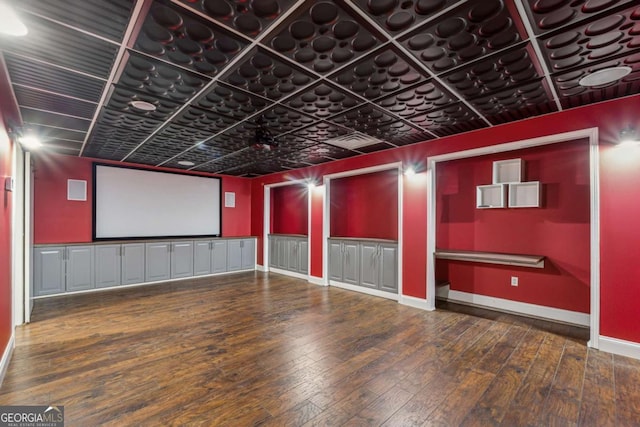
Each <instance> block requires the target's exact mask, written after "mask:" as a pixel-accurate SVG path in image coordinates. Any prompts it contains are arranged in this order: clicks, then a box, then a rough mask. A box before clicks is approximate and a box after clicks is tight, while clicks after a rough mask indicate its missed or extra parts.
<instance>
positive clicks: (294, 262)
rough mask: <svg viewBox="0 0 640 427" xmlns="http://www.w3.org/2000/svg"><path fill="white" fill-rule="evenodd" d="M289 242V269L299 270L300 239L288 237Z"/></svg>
mask: <svg viewBox="0 0 640 427" xmlns="http://www.w3.org/2000/svg"><path fill="white" fill-rule="evenodd" d="M286 242H287V245H286V247H287V255H288V261H289V262H288V263H287V270H289V271H295V272H297V271H298V270H299V268H300V266H299V259H298V258H299V254H298V252H299V249H298V240H297V239H288V240H286Z"/></svg>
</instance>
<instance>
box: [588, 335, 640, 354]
mask: <svg viewBox="0 0 640 427" xmlns="http://www.w3.org/2000/svg"><path fill="white" fill-rule="evenodd" d="M598 346H599V347H600V348H599V350H600V351H606V352H607V353H613V354H618V355H620V356H626V357H632V358H634V359H640V343H637V342H633V341H625V340H620V339H617V338H611V337H605V336H602V335H600V337H598Z"/></svg>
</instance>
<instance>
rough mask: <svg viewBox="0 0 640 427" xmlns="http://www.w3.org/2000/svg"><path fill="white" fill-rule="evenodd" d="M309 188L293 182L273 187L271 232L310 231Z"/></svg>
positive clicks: (306, 232)
mask: <svg viewBox="0 0 640 427" xmlns="http://www.w3.org/2000/svg"><path fill="white" fill-rule="evenodd" d="M308 193H309V189H308V187H307V186H306V185H299V184H292V185H285V186H283V187H274V188H272V189H271V204H270V206H271V208H272V212H271V221H272V222H271V233H274V234H304V235H307V234H308V233H309V198H308Z"/></svg>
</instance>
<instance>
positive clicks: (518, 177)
mask: <svg viewBox="0 0 640 427" xmlns="http://www.w3.org/2000/svg"><path fill="white" fill-rule="evenodd" d="M523 178H524V162H523V161H522V159H510V160H500V161H497V162H493V183H494V184H509V183H512V182H522V180H523Z"/></svg>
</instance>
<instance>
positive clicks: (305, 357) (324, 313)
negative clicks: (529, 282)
mask: <svg viewBox="0 0 640 427" xmlns="http://www.w3.org/2000/svg"><path fill="white" fill-rule="evenodd" d="M587 335H588V334H587V331H585V330H582V329H579V328H573V327H568V326H565V325H555V324H550V323H547V322H543V321H539V320H529V319H523V318H520V317H517V316H512V315H505V314H500V313H495V312H489V311H485V310H478V309H469V308H464V307H461V306H455V305H451V304H444V305H442V308H439V309H438V310H436V311H435V312H425V311H421V310H418V309H413V308H410V307H405V306H402V305H399V304H397V303H396V302H393V301H389V300H385V299H380V298H376V297H371V296H367V295H362V294H358V293H354V292H350V291H345V290H341V289H337V288H323V287H319V286H315V285H310V284H307V283H306V282H304V281H302V280H297V279H290V278H288V277H285V276H280V275H275V274H272V275H267V274H263V273H241V274H236V275H230V276H219V277H215V278H202V279H194V280H187V281H181V282H171V283H166V284H161V285H154V286H146V287H138V288H129V289H120V290H116V291H108V292H100V293H92V294H85V295H77V296H66V297H60V298H51V299H46V300H38V301H37V303H36V305H35V309H34V313H33V322H32V323H31V324H29V325H26V326H23V327H20V328H18V331H17V337H16V338H17V341H16V349H15V352H14V354H13V358H12V360H11V364H10V366H9V370H8V372H7V375H6V377H5V380H4V383H3V384H2V388H1V389H0V404H2V405H8V404H13V405H18V404H21V405H25V404H43V405H44V404H57V405H64V406H65V417H66V425H68V426H98V425H114V426H128V425H135V426H139V425H207V426H209V425H230V426H245V425H273V426H287V425H291V426H302V425H309V426H312V425H318V426H319V425H349V426H355V425H358V426H372V425H381V424H383V425H388V426H404V425H439V426H458V425H463V426H471V425H478V426H494V425H504V426H529V425H531V426H538V425H545V426H546V425H559V426H572V425H583V426H637V425H640V361H637V360H633V359H628V358H624V357H619V356H613V355H611V354H607V353H602V352H598V351H595V350H591V349H588V348H587V347H586V339H587Z"/></svg>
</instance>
